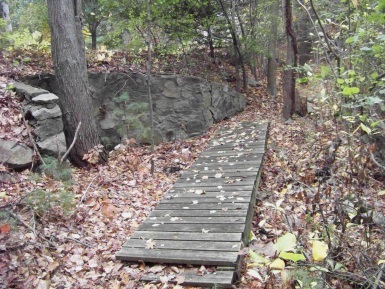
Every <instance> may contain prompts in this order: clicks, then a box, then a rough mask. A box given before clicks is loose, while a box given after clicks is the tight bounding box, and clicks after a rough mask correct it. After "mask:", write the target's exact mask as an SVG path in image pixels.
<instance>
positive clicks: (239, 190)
mask: <svg viewBox="0 0 385 289" xmlns="http://www.w3.org/2000/svg"><path fill="white" fill-rule="evenodd" d="M253 187H254V186H246V187H229V186H222V188H221V189H218V188H213V187H201V191H203V194H202V192H201V191H198V192H197V191H196V190H195V189H194V188H188V189H186V188H171V189H170V190H169V191H168V192H167V193H166V195H175V194H193V195H197V196H202V197H206V196H208V197H216V196H219V195H223V196H231V195H233V196H241V195H249V194H250V193H251V191H252V189H253ZM206 188H207V189H206Z"/></svg>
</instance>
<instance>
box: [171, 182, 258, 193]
mask: <svg viewBox="0 0 385 289" xmlns="http://www.w3.org/2000/svg"><path fill="white" fill-rule="evenodd" d="M176 184H177V183H175V185H174V187H173V189H172V190H185V192H189V193H195V192H196V191H197V190H199V191H198V192H200V191H203V192H218V191H219V192H220V193H221V192H234V191H245V190H249V191H252V190H253V188H254V185H247V184H246V185H243V184H241V183H239V184H236V185H232V184H223V185H220V186H216V187H215V186H202V185H201V186H199V185H195V186H180V185H179V184H178V185H176Z"/></svg>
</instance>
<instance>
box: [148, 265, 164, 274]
mask: <svg viewBox="0 0 385 289" xmlns="http://www.w3.org/2000/svg"><path fill="white" fill-rule="evenodd" d="M165 267H166V266H162V265H155V266H152V267H151V268H150V269H149V270H148V271H150V272H151V273H154V274H155V273H159V272H161V271H162V270H163V269H164V268H165Z"/></svg>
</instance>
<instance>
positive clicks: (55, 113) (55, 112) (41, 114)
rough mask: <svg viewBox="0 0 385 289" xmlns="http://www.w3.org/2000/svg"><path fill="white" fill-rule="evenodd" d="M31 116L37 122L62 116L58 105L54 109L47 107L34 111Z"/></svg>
mask: <svg viewBox="0 0 385 289" xmlns="http://www.w3.org/2000/svg"><path fill="white" fill-rule="evenodd" d="M31 114H32V116H33V117H34V118H35V119H36V120H45V119H47V118H55V117H60V116H61V115H62V114H61V110H60V108H59V106H58V105H55V107H54V108H52V109H48V108H45V107H43V108H40V109H38V110H34V111H32V112H31Z"/></svg>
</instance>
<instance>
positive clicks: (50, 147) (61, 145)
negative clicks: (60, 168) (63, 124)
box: [36, 132, 67, 156]
mask: <svg viewBox="0 0 385 289" xmlns="http://www.w3.org/2000/svg"><path fill="white" fill-rule="evenodd" d="M36 144H37V146H38V148H39V150H40V152H41V153H42V154H47V155H51V156H58V154H59V153H60V154H61V155H63V154H64V153H65V152H66V150H67V146H66V140H65V136H64V133H63V132H62V133H60V134H58V135H54V136H51V137H49V138H47V139H45V140H44V141H41V142H37V143H36Z"/></svg>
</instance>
